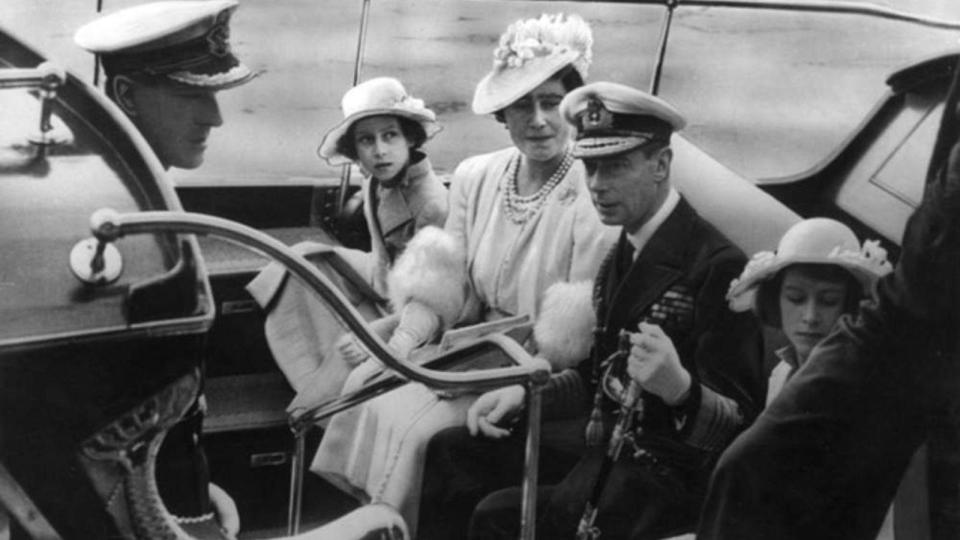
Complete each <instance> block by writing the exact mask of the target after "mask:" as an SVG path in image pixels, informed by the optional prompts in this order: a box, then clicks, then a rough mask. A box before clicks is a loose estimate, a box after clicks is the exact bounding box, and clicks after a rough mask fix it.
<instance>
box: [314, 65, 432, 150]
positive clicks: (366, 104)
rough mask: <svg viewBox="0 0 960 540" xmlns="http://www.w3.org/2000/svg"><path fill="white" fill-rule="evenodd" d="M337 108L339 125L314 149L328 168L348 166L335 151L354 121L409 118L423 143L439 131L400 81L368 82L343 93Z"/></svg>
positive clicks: (389, 78)
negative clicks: (421, 133) (422, 135)
mask: <svg viewBox="0 0 960 540" xmlns="http://www.w3.org/2000/svg"><path fill="white" fill-rule="evenodd" d="M340 108H341V109H343V121H341V122H340V123H339V124H337V125H336V127H334V128H333V129H331V130H330V131H328V132H327V134H326V135H324V136H323V140H322V141H320V147H319V148H317V154H319V155H320V157H322V158H323V159H325V160H327V163H329V164H331V165H343V164H346V163H350V161H351V160H350V158H348V157H347V156H344V155H343V154H341V153H340V152H338V151H337V143H338V142H339V141H340V138H341V137H343V136H344V135H346V134H347V131H349V130H350V126H352V125H353V124H354V123H355V122H356V121H357V120H362V119H364V118H368V117H370V116H380V115H390V116H401V117H403V118H409V119H410V120H413V121H415V122H419V123H420V125H421V126H423V131H424V132H425V133H426V134H427V139H429V138H430V137H433V136H434V135H436V134H437V133H438V132H439V131H440V130H441V129H442V128H441V127H440V125H439V124H437V115H436V114H434V113H433V111H431V110H430V109H428V108H427V107H426V106H425V105H424V104H423V100H422V99H415V98H414V97H413V96H411V95H409V94H407V91H406V90H405V89H404V88H403V85H402V84H400V81H398V80H397V79H394V78H392V77H377V78H376V79H370V80H369V81H365V82H362V83H360V84H358V85H357V86H354V87H353V88H351V89H350V90H347V93H346V94H344V95H343V99H342V100H341V102H340Z"/></svg>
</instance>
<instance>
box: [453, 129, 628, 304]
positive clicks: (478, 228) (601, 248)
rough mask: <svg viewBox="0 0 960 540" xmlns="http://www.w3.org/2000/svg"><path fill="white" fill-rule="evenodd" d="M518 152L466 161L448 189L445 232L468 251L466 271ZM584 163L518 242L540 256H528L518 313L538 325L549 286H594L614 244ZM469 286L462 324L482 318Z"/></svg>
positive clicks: (474, 259)
mask: <svg viewBox="0 0 960 540" xmlns="http://www.w3.org/2000/svg"><path fill="white" fill-rule="evenodd" d="M518 153H519V151H518V150H517V149H516V148H514V147H510V148H507V149H503V150H499V151H496V152H492V153H489V154H483V155H479V156H474V157H471V158H468V159H467V160H465V161H464V162H463V163H461V164H460V166H458V167H457V170H456V172H455V173H454V175H453V179H452V180H451V183H450V215H449V217H448V218H447V224H446V230H447V231H448V232H450V233H451V234H454V235H455V236H457V237H458V238H460V239H461V241H462V242H463V244H464V245H465V246H466V253H467V270H468V273H469V274H470V275H471V276H472V275H474V273H473V271H472V269H473V266H474V265H475V264H477V261H480V260H483V259H484V257H485V254H484V253H483V252H482V251H481V250H480V243H481V233H482V232H483V231H484V230H485V229H486V227H487V221H488V220H489V217H490V215H491V213H492V212H491V210H492V209H493V206H494V205H497V204H502V202H501V196H500V190H501V187H502V185H503V181H502V180H503V178H504V177H505V175H506V174H508V171H507V169H508V167H509V165H510V162H511V159H512V158H514V157H515V156H516V155H517V154H518ZM585 176H586V172H585V170H584V167H583V163H582V162H581V161H579V160H577V161H575V162H574V164H573V166H572V167H571V168H570V171H569V172H568V173H567V175H566V177H565V178H564V179H563V180H562V181H561V182H560V183H559V184H558V185H557V186H556V188H554V190H553V191H552V192H551V193H550V194H549V195H548V197H549V199H548V200H547V203H546V204H545V205H544V207H543V208H542V209H541V211H540V212H539V213H538V214H536V215H535V216H533V217H531V218H530V221H528V222H527V224H526V226H525V229H524V231H523V232H522V233H521V238H520V242H518V244H524V245H528V246H531V247H532V249H535V250H536V252H535V253H533V254H530V253H528V254H527V257H526V258H525V259H526V262H527V265H526V268H525V269H524V272H523V273H522V277H521V283H518V284H517V291H518V295H519V298H518V299H517V305H518V306H519V312H520V313H528V314H530V315H531V316H532V317H533V318H534V319H536V316H537V313H538V310H539V308H540V305H539V302H540V299H541V298H542V297H543V294H544V292H546V290H547V288H548V287H549V286H550V285H553V284H554V283H557V282H564V281H583V280H591V281H592V280H593V278H594V277H595V276H596V273H597V270H598V269H599V267H600V262H601V261H602V259H603V256H604V254H605V253H606V251H607V250H608V249H609V248H610V246H612V245H613V244H614V242H616V239H617V234H618V232H619V229H618V228H615V227H609V226H606V225H603V224H602V223H601V222H600V219H599V218H598V217H597V212H596V210H594V208H593V204H592V203H591V201H590V193H589V191H588V190H587V185H586V180H585ZM476 291H477V287H475V286H473V283H472V280H471V288H470V294H469V295H468V298H467V305H466V306H465V308H464V312H463V314H462V315H461V322H468V323H469V322H477V321H479V320H481V318H482V315H483V313H482V311H483V303H484V302H483V299H482V298H480V297H479V295H478V294H477V292H476Z"/></svg>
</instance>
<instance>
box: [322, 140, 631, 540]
mask: <svg viewBox="0 0 960 540" xmlns="http://www.w3.org/2000/svg"><path fill="white" fill-rule="evenodd" d="M517 153H518V150H516V149H515V148H512V147H511V148H509V149H505V150H500V151H497V152H493V153H490V154H484V155H480V156H476V157H472V158H469V159H467V160H466V161H464V162H463V163H461V164H460V166H458V167H457V170H456V172H455V173H454V176H453V178H452V180H451V186H450V214H449V216H448V218H447V223H446V230H447V231H448V232H449V233H451V234H453V235H454V236H455V237H456V238H459V239H460V241H461V242H462V243H463V245H464V246H465V247H466V259H467V262H466V264H467V271H468V274H469V275H470V276H471V277H470V279H469V281H470V283H469V292H468V294H467V297H468V298H467V301H466V305H465V308H464V310H463V312H462V314H461V317H460V321H461V323H472V322H479V321H480V320H482V316H483V313H484V310H483V307H484V300H483V299H482V298H481V297H480V296H479V295H478V294H477V290H478V289H479V287H477V286H476V284H475V283H473V280H474V278H473V275H474V274H473V272H472V269H473V266H474V265H476V264H478V263H482V262H490V261H489V260H485V259H484V257H485V254H484V253H483V252H482V250H481V249H479V246H480V243H481V241H480V240H481V238H480V237H481V234H482V233H483V232H484V231H485V230H486V226H487V221H488V219H489V216H490V214H491V210H492V209H493V208H494V205H497V204H502V202H501V197H500V189H501V186H502V185H503V179H504V178H505V175H506V174H508V165H509V163H510V161H511V158H512V157H514V156H516V155H517ZM584 178H585V170H584V167H583V164H582V163H581V162H579V161H576V162H575V163H574V165H573V167H571V169H570V171H568V173H567V175H566V177H565V178H564V179H563V180H562V181H561V182H560V183H559V184H558V185H557V186H556V187H555V188H554V190H553V191H552V192H551V193H550V194H549V195H548V197H549V198H548V200H547V201H546V203H545V204H544V206H543V207H542V208H541V209H540V212H539V213H538V214H537V215H535V216H533V217H531V218H530V221H528V222H527V225H526V228H525V229H524V230H523V231H522V232H521V237H520V239H519V241H518V242H517V245H518V246H526V249H527V250H530V251H528V252H526V253H524V254H523V255H524V256H523V257H518V258H517V259H516V260H522V261H524V262H525V267H524V268H523V272H521V273H520V275H521V280H522V283H520V284H518V286H517V287H516V290H517V291H518V294H519V295H520V298H519V299H518V302H517V305H518V306H519V312H520V313H527V314H530V315H532V316H534V317H536V315H537V314H538V311H539V308H540V305H539V302H540V301H541V299H542V297H543V296H544V294H545V292H546V290H547V289H548V288H549V287H550V285H553V284H554V283H558V282H567V281H584V280H589V281H592V280H593V278H594V276H595V275H596V273H597V270H598V269H599V266H600V263H601V262H602V259H603V257H604V254H605V253H606V252H607V251H608V250H609V249H610V247H611V246H612V245H613V244H614V243H615V242H616V239H617V234H618V233H619V229H618V228H614V227H608V226H605V225H603V224H602V223H601V222H600V220H599V218H598V216H597V214H596V211H595V210H594V208H593V206H592V203H591V201H590V194H589V192H588V190H587V187H586V182H585V179H584ZM414 275H415V274H413V273H412V274H411V276H414ZM363 367H364V366H361V367H360V368H357V369H355V370H354V372H353V373H352V374H351V376H350V378H349V379H348V380H347V383H346V384H345V385H344V391H345V392H347V391H350V390H351V389H355V388H356V387H358V386H360V385H361V384H362V383H363V379H364V378H365V377H366V375H368V374H369V372H367V371H365V370H364V369H361V368H363ZM475 399H476V396H474V395H464V396H459V397H455V398H454V399H445V398H443V397H440V396H438V395H437V394H435V393H433V392H432V391H430V390H429V389H427V388H426V387H424V386H423V385H420V384H408V385H405V386H403V387H401V388H399V389H397V390H394V391H392V392H388V393H387V394H385V395H383V396H380V397H378V398H376V399H374V400H372V401H370V402H368V403H367V404H365V405H363V406H361V407H358V408H357V409H353V410H350V411H345V413H340V414H339V415H337V416H335V417H334V418H333V420H332V421H331V423H330V425H329V427H328V429H327V431H326V433H325V434H324V437H323V439H322V440H321V446H320V449H319V451H318V453H317V456H316V458H315V459H314V461H313V464H312V465H311V467H310V469H311V470H312V471H314V472H316V473H318V474H321V475H323V476H324V477H325V478H327V479H328V480H330V481H332V482H333V483H334V484H336V485H338V486H340V487H341V488H342V489H345V490H346V491H348V492H351V493H354V494H356V495H359V496H361V497H363V498H367V497H369V499H370V500H372V501H375V502H384V503H387V504H390V505H391V506H394V507H395V508H397V509H399V510H400V513H401V514H402V515H403V517H404V519H405V520H406V522H407V523H408V525H409V526H410V530H411V533H413V534H415V531H416V527H417V517H418V513H419V501H420V487H421V479H422V476H423V468H424V460H425V457H426V456H425V454H426V446H427V443H428V442H429V440H430V438H431V437H432V436H433V435H434V434H436V433H437V432H438V431H440V430H441V429H444V428H447V427H450V426H456V425H463V424H464V423H465V421H466V410H467V408H468V407H469V406H470V404H471V403H473V401H474V400H475Z"/></svg>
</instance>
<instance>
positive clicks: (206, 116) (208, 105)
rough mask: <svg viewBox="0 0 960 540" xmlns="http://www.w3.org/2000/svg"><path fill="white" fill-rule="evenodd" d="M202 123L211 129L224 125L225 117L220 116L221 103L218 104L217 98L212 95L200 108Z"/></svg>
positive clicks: (204, 100)
mask: <svg viewBox="0 0 960 540" xmlns="http://www.w3.org/2000/svg"><path fill="white" fill-rule="evenodd" d="M200 123H201V124H203V125H206V126H211V127H220V126H222V125H223V117H222V116H221V115H220V103H219V102H217V96H216V95H215V94H212V93H211V94H210V95H208V96H206V97H205V99H203V101H202V105H201V107H200Z"/></svg>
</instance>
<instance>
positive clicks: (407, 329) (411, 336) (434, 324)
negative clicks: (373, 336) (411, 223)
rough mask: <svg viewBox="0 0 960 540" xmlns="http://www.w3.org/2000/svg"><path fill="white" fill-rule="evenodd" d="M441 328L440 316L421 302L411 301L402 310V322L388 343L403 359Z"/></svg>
mask: <svg viewBox="0 0 960 540" xmlns="http://www.w3.org/2000/svg"><path fill="white" fill-rule="evenodd" d="M438 328H440V317H439V316H437V314H436V313H434V312H433V311H432V310H431V309H430V308H428V307H427V306H425V305H423V304H421V303H420V302H416V301H413V302H410V303H408V304H407V305H405V306H403V310H401V311H400V324H399V325H397V329H396V330H394V331H393V336H391V337H390V341H389V342H387V345H389V346H390V348H391V349H393V351H394V352H395V353H396V354H397V356H398V357H399V358H401V359H404V360H405V359H406V358H407V357H409V356H410V351H412V350H414V349H416V348H417V347H419V346H420V345H423V344H424V343H426V342H427V341H428V340H430V339H431V338H432V337H433V336H434V334H436V333H437V329H438Z"/></svg>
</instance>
